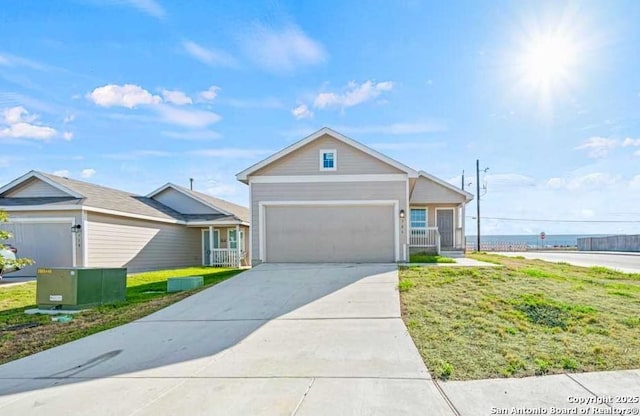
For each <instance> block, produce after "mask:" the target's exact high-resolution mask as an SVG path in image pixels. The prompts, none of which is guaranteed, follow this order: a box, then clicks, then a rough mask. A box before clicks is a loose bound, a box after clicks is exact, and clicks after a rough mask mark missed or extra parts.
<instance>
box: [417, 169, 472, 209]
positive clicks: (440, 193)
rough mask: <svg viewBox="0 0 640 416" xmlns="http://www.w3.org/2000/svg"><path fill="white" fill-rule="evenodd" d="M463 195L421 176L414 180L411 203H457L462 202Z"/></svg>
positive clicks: (463, 199)
mask: <svg viewBox="0 0 640 416" xmlns="http://www.w3.org/2000/svg"><path fill="white" fill-rule="evenodd" d="M464 201H465V197H464V195H460V194H459V193H457V192H454V191H452V190H451V189H448V188H446V187H444V186H442V185H440V184H438V183H435V182H433V181H431V180H429V179H427V178H425V177H423V176H421V177H419V178H418V179H417V180H416V181H415V186H414V188H413V192H412V193H411V198H410V202H411V204H429V203H438V204H442V203H458V202H464Z"/></svg>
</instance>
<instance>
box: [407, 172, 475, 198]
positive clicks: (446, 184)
mask: <svg viewBox="0 0 640 416" xmlns="http://www.w3.org/2000/svg"><path fill="white" fill-rule="evenodd" d="M418 174H419V176H422V177H424V178H427V179H429V180H431V181H433V182H435V183H437V184H438V185H441V186H443V187H445V188H447V189H449V190H451V191H453V192H456V193H458V194H460V195H463V196H464V197H465V202H470V201H471V200H473V194H471V193H469V192H467V191H464V190H462V189H460V188H458V187H457V186H455V185H451V184H450V183H449V182H447V181H443V180H442V179H440V178H438V177H437V176H433V175H431V174H429V173H427V172H425V171H423V170H421V171H420V172H418Z"/></svg>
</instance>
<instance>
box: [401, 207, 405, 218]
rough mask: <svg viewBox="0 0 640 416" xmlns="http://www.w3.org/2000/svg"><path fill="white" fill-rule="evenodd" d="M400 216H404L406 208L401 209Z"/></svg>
mask: <svg viewBox="0 0 640 416" xmlns="http://www.w3.org/2000/svg"><path fill="white" fill-rule="evenodd" d="M400 218H404V210H403V209H401V210H400Z"/></svg>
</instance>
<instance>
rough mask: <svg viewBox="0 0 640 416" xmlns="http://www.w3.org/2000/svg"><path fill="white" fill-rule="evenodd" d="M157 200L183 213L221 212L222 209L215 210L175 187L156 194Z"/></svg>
mask: <svg viewBox="0 0 640 416" xmlns="http://www.w3.org/2000/svg"><path fill="white" fill-rule="evenodd" d="M153 199H155V200H156V201H158V202H160V203H162V204H164V205H166V206H168V207H169V208H172V209H174V210H176V211H178V212H180V213H182V214H219V213H220V211H218V210H215V209H213V208H211V207H209V206H207V205H205V204H202V203H200V202H198V201H196V200H195V199H193V198H189V197H188V196H186V195H185V194H183V193H180V192H178V191H176V190H175V189H171V188H169V189H166V190H164V191H162V192H161V193H159V194H158V195H156V196H154V197H153Z"/></svg>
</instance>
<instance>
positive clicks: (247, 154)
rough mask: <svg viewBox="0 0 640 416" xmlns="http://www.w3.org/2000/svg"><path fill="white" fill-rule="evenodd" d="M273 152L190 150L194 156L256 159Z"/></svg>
mask: <svg viewBox="0 0 640 416" xmlns="http://www.w3.org/2000/svg"><path fill="white" fill-rule="evenodd" d="M269 153H272V151H271V150H266V149H228V148H227V149H201V150H193V151H191V152H189V154H190V155H192V156H202V157H219V158H231V159H254V158H257V157H261V156H264V155H266V154H269Z"/></svg>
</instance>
